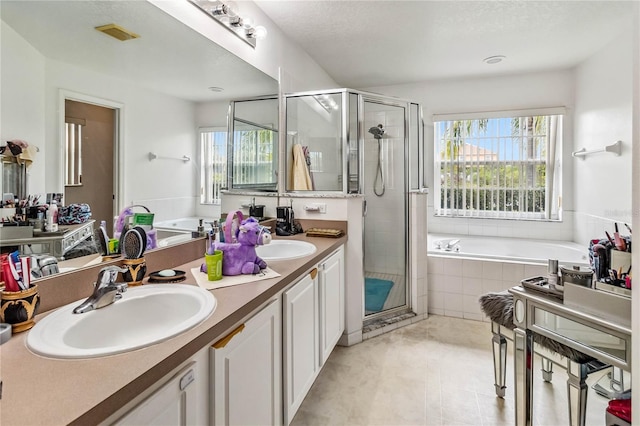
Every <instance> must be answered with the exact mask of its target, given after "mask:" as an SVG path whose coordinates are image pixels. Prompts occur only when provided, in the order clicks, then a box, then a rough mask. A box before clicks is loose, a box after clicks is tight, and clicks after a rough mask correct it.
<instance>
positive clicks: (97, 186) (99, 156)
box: [63, 99, 117, 235]
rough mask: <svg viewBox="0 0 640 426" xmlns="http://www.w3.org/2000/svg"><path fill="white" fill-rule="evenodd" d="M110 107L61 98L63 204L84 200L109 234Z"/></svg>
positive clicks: (111, 199) (111, 208) (111, 197)
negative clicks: (63, 110) (64, 128)
mask: <svg viewBox="0 0 640 426" xmlns="http://www.w3.org/2000/svg"><path fill="white" fill-rule="evenodd" d="M116 114H117V110H116V109H114V108H109V107H103V106H99V105H95V104H88V103H84V102H78V101H74V100H69V99H66V100H65V127H66V132H65V133H66V141H65V153H64V155H65V191H64V199H63V202H64V204H65V205H69V204H74V203H86V204H89V206H90V207H91V218H92V219H95V220H96V222H97V223H100V221H102V220H104V221H106V222H107V232H108V233H109V235H111V234H112V233H113V229H112V228H113V217H114V214H115V210H114V202H115V191H114V169H115V168H114V158H115V155H114V151H115V147H116Z"/></svg>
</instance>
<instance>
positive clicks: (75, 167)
mask: <svg viewBox="0 0 640 426" xmlns="http://www.w3.org/2000/svg"><path fill="white" fill-rule="evenodd" d="M85 125H86V120H84V119H82V118H73V117H65V151H64V167H65V175H64V184H65V186H81V185H82V128H83V127H84V126H85Z"/></svg>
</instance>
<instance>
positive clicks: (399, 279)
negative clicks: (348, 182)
mask: <svg viewBox="0 0 640 426" xmlns="http://www.w3.org/2000/svg"><path fill="white" fill-rule="evenodd" d="M361 105H362V109H361V111H362V112H363V114H360V117H359V118H360V131H361V135H364V136H361V138H360V140H361V143H362V148H361V152H362V155H363V161H362V164H363V169H362V174H361V176H362V181H361V191H362V194H363V195H364V197H365V202H366V209H365V217H364V275H365V288H364V293H365V294H364V296H365V298H364V299H365V316H366V317H368V318H372V317H377V316H382V315H386V314H391V313H392V312H393V313H395V312H396V311H399V310H402V309H406V308H407V307H408V305H409V303H408V302H409V300H408V292H407V282H408V280H407V276H408V273H407V271H408V267H407V264H408V262H407V240H408V238H407V223H406V221H407V220H408V219H407V218H408V214H407V202H408V200H407V189H406V188H407V179H408V177H407V172H406V171H407V170H408V167H405V158H406V154H405V141H406V111H405V106H402V105H395V104H393V103H390V102H383V101H381V100H376V99H373V98H371V99H369V98H363V103H362V104H361Z"/></svg>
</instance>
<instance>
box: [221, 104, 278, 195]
mask: <svg viewBox="0 0 640 426" xmlns="http://www.w3.org/2000/svg"><path fill="white" fill-rule="evenodd" d="M231 113H232V117H233V120H232V121H231V126H232V129H231V130H232V132H231V141H230V143H231V146H232V147H233V150H232V153H231V155H230V156H229V164H230V165H231V166H230V167H228V170H230V171H231V176H230V178H229V182H231V184H230V185H229V187H230V188H231V189H239V190H247V189H251V190H261V191H276V190H277V187H278V142H279V140H278V98H277V97H271V98H265V99H249V100H238V101H234V102H232V103H231Z"/></svg>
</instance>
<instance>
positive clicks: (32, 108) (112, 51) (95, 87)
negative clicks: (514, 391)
mask: <svg viewBox="0 0 640 426" xmlns="http://www.w3.org/2000/svg"><path fill="white" fill-rule="evenodd" d="M176 1H179V0H176ZM185 3H186V4H187V5H188V6H191V5H189V4H188V3H187V2H185ZM0 18H1V19H2V22H1V28H0V29H1V37H0V42H1V43H2V44H1V46H0V54H1V55H2V56H1V58H0V59H1V62H2V68H3V69H2V74H1V83H2V91H1V102H2V108H1V114H2V116H1V119H2V120H1V121H2V129H1V130H0V138H2V139H1V140H11V139H23V140H26V141H27V142H29V143H30V144H34V145H36V146H37V147H38V149H39V153H38V156H37V158H36V159H35V160H34V162H33V164H32V165H31V167H30V168H29V170H28V172H27V180H28V193H30V194H45V193H65V199H64V200H63V202H64V203H65V204H66V203H67V202H69V201H70V202H74V203H76V202H77V203H79V202H88V203H90V205H92V219H95V220H96V224H98V223H100V221H101V220H106V221H107V223H108V224H109V232H112V229H111V223H112V218H113V217H114V216H116V215H117V214H118V212H120V211H121V210H122V209H123V208H124V207H126V206H130V205H133V204H141V205H144V206H146V207H148V208H149V210H151V211H153V212H154V213H155V215H156V217H155V218H156V221H165V220H170V219H174V218H181V217H192V216H196V215H198V214H200V212H199V211H198V209H200V208H204V207H200V200H201V198H200V195H201V194H200V189H201V185H200V179H199V171H200V170H199V166H198V164H199V161H198V159H199V151H200V148H199V141H198V128H199V127H207V126H210V127H226V125H227V113H228V106H229V102H230V101H231V100H234V99H248V98H255V97H266V96H269V95H274V94H277V93H278V83H277V81H276V80H275V79H273V78H271V77H270V76H268V75H266V74H264V73H263V72H261V71H260V70H258V69H256V68H254V67H253V66H251V65H249V64H248V63H246V62H244V61H243V60H241V59H239V58H238V57H236V56H235V55H233V54H231V53H230V52H229V51H227V50H225V49H223V48H222V47H220V46H218V45H216V44H215V43H213V42H212V41H211V40H209V39H207V38H205V37H204V36H202V35H201V34H199V33H197V32H195V31H194V30H192V29H191V28H189V27H187V26H186V25H184V24H183V23H181V22H179V21H178V20H176V19H175V18H173V17H172V16H169V15H168V14H166V13H165V12H163V11H162V10H160V9H159V8H158V7H156V6H155V5H153V4H152V3H149V2H147V1H140V0H135V1H20V0H16V1H13V0H3V1H2V2H0ZM108 24H116V25H118V26H119V27H122V28H123V29H125V30H127V31H129V32H130V33H134V34H136V35H139V37H138V38H132V39H128V40H124V41H121V40H118V39H116V38H114V37H112V36H110V35H107V34H105V33H102V32H99V31H97V30H96V29H95V27H99V26H103V25H108ZM211 25H217V24H216V23H215V22H212V23H211ZM247 48H248V49H250V47H247ZM69 101H71V102H79V103H81V104H83V105H95V106H99V107H102V108H106V109H108V110H111V111H112V112H113V114H111V116H112V118H111V121H109V122H107V123H106V124H105V123H102V121H100V123H101V124H100V125H101V126H102V127H100V126H98V128H97V134H98V135H99V136H104V134H105V130H106V129H107V128H109V129H111V130H113V136H112V137H111V138H110V139H112V140H113V142H114V145H113V147H112V148H110V150H109V151H107V152H100V153H96V154H92V155H91V157H92V160H93V161H94V162H93V163H91V164H89V163H88V160H85V159H83V162H82V174H81V176H76V179H75V180H74V181H73V182H72V184H69V182H67V184H68V185H66V186H65V176H66V175H67V176H68V174H67V173H65V165H66V166H67V167H68V161H66V162H65V145H66V144H67V142H66V141H65V121H66V122H67V123H68V122H72V123H73V122H82V120H79V119H82V118H83V117H76V115H79V114H80V113H75V112H74V113H70V114H65V112H68V111H70V108H71V107H70V106H69ZM275 106H276V110H275V118H274V119H273V120H274V123H277V102H276V103H275ZM86 127H88V124H87V126H86ZM94 130H95V129H94ZM82 132H83V135H85V136H86V134H87V132H88V130H87V129H85V127H83V130H82ZM96 138H97V136H96ZM95 140H96V139H95V138H94V137H86V138H85V137H83V140H82V144H81V146H82V150H83V151H84V150H89V149H90V145H91V143H96V142H95ZM276 140H277V138H276ZM95 152H97V151H95ZM151 154H155V157H153V156H152V155H151ZM187 158H188V160H186V159H187ZM90 172H95V173H98V172H100V173H103V174H98V176H99V177H96V178H94V179H95V180H96V182H90V181H89V179H90V176H89V174H90ZM109 173H112V174H111V175H110V174H109ZM100 176H102V177H100ZM105 176H106V177H105ZM67 180H68V179H67ZM81 186H83V187H84V189H85V191H84V193H83V192H82V191H80V190H79V189H81ZM77 194H79V195H77ZM90 196H92V197H95V198H93V199H89V197H90ZM71 198H72V199H71Z"/></svg>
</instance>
